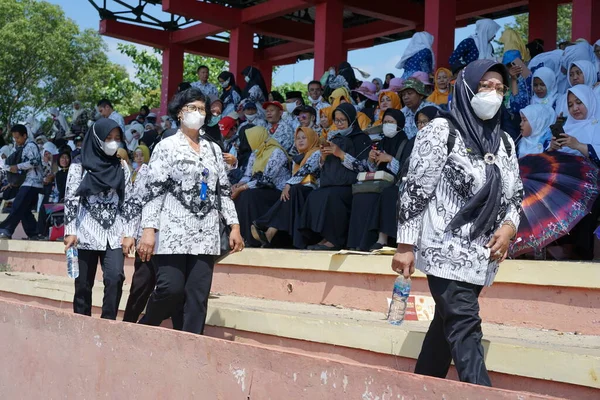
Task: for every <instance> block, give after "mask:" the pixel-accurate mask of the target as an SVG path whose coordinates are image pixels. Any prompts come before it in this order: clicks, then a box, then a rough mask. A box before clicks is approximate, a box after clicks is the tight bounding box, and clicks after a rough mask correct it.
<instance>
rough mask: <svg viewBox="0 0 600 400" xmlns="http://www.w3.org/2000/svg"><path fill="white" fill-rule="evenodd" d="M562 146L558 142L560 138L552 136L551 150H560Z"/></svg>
mask: <svg viewBox="0 0 600 400" xmlns="http://www.w3.org/2000/svg"><path fill="white" fill-rule="evenodd" d="M561 148H562V146H561V145H560V144H559V143H558V140H557V139H556V138H554V137H553V138H552V140H551V141H550V150H552V151H555V150H560V149H561Z"/></svg>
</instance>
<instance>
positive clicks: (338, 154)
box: [323, 141, 346, 160]
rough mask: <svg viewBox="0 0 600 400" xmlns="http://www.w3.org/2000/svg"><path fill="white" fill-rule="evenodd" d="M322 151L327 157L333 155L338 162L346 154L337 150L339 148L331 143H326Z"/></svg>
mask: <svg viewBox="0 0 600 400" xmlns="http://www.w3.org/2000/svg"><path fill="white" fill-rule="evenodd" d="M323 150H324V151H325V153H326V154H327V155H329V154H331V155H334V156H335V157H337V158H339V159H340V160H341V159H343V158H344V155H345V154H346V153H344V152H343V151H342V149H340V148H339V146H338V145H337V144H335V143H333V142H330V141H327V146H325V147H323Z"/></svg>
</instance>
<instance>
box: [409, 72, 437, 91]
mask: <svg viewBox="0 0 600 400" xmlns="http://www.w3.org/2000/svg"><path fill="white" fill-rule="evenodd" d="M410 77H411V78H414V79H417V80H419V81H421V83H423V85H425V91H426V92H427V93H428V94H431V91H432V88H433V84H432V83H431V81H430V80H429V74H427V73H426V72H423V71H417V72H415V73H414V74H412V75H411V76H410Z"/></svg>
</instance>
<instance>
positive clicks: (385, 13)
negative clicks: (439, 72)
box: [343, 0, 481, 25]
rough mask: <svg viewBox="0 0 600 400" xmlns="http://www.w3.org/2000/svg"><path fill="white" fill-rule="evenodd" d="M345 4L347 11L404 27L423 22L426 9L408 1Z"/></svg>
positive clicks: (364, 0) (356, 0)
mask: <svg viewBox="0 0 600 400" xmlns="http://www.w3.org/2000/svg"><path fill="white" fill-rule="evenodd" d="M448 1H452V0H448ZM479 1H481V0H479ZM343 3H344V6H345V8H346V10H349V11H352V12H354V13H357V14H360V15H366V16H367V17H371V18H377V19H381V20H384V21H390V22H395V23H398V24H404V25H414V24H416V23H419V22H422V21H423V15H424V7H423V6H422V5H420V4H416V3H412V2H410V1H408V0H403V1H399V0H396V1H393V2H392V1H389V0H343Z"/></svg>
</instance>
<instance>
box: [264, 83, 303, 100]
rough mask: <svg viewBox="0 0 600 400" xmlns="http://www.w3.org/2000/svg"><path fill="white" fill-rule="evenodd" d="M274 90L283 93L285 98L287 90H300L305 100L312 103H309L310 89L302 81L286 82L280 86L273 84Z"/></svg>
mask: <svg viewBox="0 0 600 400" xmlns="http://www.w3.org/2000/svg"><path fill="white" fill-rule="evenodd" d="M272 90H273V91H276V92H279V93H281V95H282V96H283V97H284V98H285V93H286V92H291V91H300V92H302V97H303V98H304V102H305V103H307V104H310V103H308V94H307V92H308V89H307V87H306V85H305V84H304V83H302V82H292V83H284V84H281V85H278V86H273V88H272Z"/></svg>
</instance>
